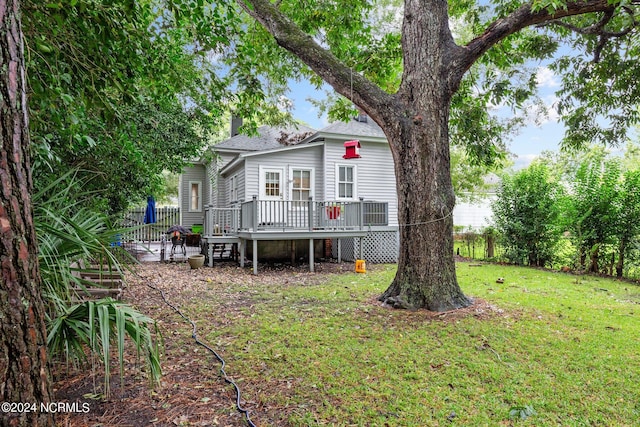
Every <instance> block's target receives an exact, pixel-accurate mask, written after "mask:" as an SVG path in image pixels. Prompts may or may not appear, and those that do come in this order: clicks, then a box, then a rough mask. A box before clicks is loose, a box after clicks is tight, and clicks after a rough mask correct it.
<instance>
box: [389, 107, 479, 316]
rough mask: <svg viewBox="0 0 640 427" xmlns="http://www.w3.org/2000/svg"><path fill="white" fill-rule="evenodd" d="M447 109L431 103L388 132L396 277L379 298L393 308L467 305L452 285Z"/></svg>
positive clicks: (453, 307)
mask: <svg viewBox="0 0 640 427" xmlns="http://www.w3.org/2000/svg"><path fill="white" fill-rule="evenodd" d="M448 111H449V108H448V105H446V104H445V105H437V104H433V105H432V107H431V108H430V109H429V111H426V110H425V111H424V113H425V117H414V118H412V119H411V120H409V121H406V122H405V126H404V129H403V131H401V132H399V133H398V134H393V135H388V137H389V138H390V144H391V146H392V150H393V153H394V157H395V159H394V160H395V166H396V167H395V172H396V178H397V188H398V223H399V225H400V254H399V259H398V270H397V273H396V276H395V278H394V280H393V282H392V283H391V285H390V286H389V288H388V289H387V290H386V291H385V292H384V294H382V295H381V296H380V300H381V301H384V302H386V303H387V304H389V305H392V306H394V307H396V308H409V309H415V308H426V309H429V310H434V311H446V310H451V309H455V308H461V307H466V306H468V305H469V304H470V303H471V301H470V300H469V299H468V298H467V297H465V296H464V294H463V293H462V291H461V290H460V287H459V286H458V282H457V279H456V272H455V263H454V258H453V215H452V212H453V206H454V201H455V199H454V194H453V186H452V184H451V174H450V171H449V140H448V135H447V125H446V123H447V115H448ZM427 115H428V116H427ZM425 118H426V119H425ZM434 119H435V121H434Z"/></svg>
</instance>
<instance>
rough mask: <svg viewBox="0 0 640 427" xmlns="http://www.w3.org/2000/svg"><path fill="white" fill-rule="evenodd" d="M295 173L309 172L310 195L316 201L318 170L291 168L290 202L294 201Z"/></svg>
mask: <svg viewBox="0 0 640 427" xmlns="http://www.w3.org/2000/svg"><path fill="white" fill-rule="evenodd" d="M293 171H309V186H310V188H309V195H310V196H311V197H312V198H314V199H315V188H316V170H315V168H303V167H295V166H289V200H293Z"/></svg>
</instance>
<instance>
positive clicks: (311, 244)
mask: <svg viewBox="0 0 640 427" xmlns="http://www.w3.org/2000/svg"><path fill="white" fill-rule="evenodd" d="M313 252H314V250H313V239H309V271H310V272H312V273H313V272H314V271H315V269H314V265H313V255H314V254H313Z"/></svg>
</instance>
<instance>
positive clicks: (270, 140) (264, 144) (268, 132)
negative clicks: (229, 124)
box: [214, 124, 316, 151]
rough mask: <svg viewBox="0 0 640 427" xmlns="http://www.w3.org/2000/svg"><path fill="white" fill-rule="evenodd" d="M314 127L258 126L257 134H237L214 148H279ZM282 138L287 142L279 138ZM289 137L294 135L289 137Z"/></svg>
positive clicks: (291, 143) (297, 125) (247, 149)
mask: <svg viewBox="0 0 640 427" xmlns="http://www.w3.org/2000/svg"><path fill="white" fill-rule="evenodd" d="M315 132H316V131H315V129H312V128H310V127H308V126H305V125H301V124H293V125H289V126H282V127H272V126H260V127H258V135H257V136H249V135H243V134H239V135H236V136H234V137H231V138H229V139H225V140H224V141H221V142H219V143H218V144H216V145H215V147H214V148H215V149H223V150H224V149H226V150H233V151H263V150H271V149H273V148H280V147H284V146H286V145H295V144H298V143H299V142H300V141H302V139H303V138H304V137H306V136H309V135H311V134H313V133H315ZM283 137H284V138H286V139H288V140H289V143H288V144H287V143H284V142H282V141H281V140H282V139H283ZM291 137H294V138H293V139H291Z"/></svg>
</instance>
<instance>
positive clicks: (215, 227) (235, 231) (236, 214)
mask: <svg viewBox="0 0 640 427" xmlns="http://www.w3.org/2000/svg"><path fill="white" fill-rule="evenodd" d="M386 225H388V204H387V203H385V202H375V201H364V200H359V201H335V200H333V201H314V200H306V201H287V200H258V199H257V198H256V197H254V198H253V200H251V201H249V202H243V203H238V204H237V205H236V206H233V207H230V208H213V207H211V206H209V207H207V208H206V209H205V230H204V235H203V240H204V242H205V243H206V244H207V247H208V251H209V265H210V266H213V262H214V257H213V254H214V252H215V245H218V244H229V245H234V244H236V245H237V246H238V252H239V258H240V265H241V266H244V260H245V256H246V248H247V244H248V242H249V241H251V242H252V255H253V257H252V258H253V259H252V264H253V272H254V274H257V273H258V241H260V240H308V242H309V269H310V270H311V271H314V251H313V248H314V243H313V242H314V240H319V239H338V242H340V240H339V239H341V238H362V237H365V236H366V235H367V233H368V232H369V230H370V229H371V227H377V226H386ZM338 247H339V243H338Z"/></svg>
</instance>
